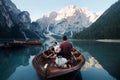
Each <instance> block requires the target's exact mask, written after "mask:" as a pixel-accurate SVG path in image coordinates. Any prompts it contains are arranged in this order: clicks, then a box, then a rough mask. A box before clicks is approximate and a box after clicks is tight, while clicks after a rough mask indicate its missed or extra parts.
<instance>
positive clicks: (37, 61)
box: [32, 51, 85, 80]
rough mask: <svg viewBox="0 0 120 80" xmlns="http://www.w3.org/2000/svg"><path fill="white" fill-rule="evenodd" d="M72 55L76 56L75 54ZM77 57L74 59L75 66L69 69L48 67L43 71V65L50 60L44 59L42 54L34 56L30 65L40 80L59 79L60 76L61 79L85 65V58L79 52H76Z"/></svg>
mask: <svg viewBox="0 0 120 80" xmlns="http://www.w3.org/2000/svg"><path fill="white" fill-rule="evenodd" d="M77 52H78V51H77ZM74 55H76V53H75V54H74ZM77 55H79V56H78V57H76V60H75V62H74V63H76V64H75V65H74V66H72V67H71V68H60V67H51V66H49V65H48V67H47V68H46V69H44V66H45V64H46V63H49V62H50V59H47V58H46V57H44V53H41V54H38V55H36V56H35V57H34V59H33V61H32V63H33V66H34V68H35V70H36V72H37V74H38V76H39V77H40V78H42V79H44V80H46V79H56V78H60V77H61V76H62V77H63V76H65V75H67V76H71V75H73V74H75V73H76V72H78V71H79V70H80V69H81V67H82V66H83V65H84V63H85V58H84V56H83V55H82V54H81V53H80V52H78V54H77ZM79 58H80V59H79ZM49 64H50V65H51V64H52V63H49Z"/></svg>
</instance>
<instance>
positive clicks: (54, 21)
mask: <svg viewBox="0 0 120 80" xmlns="http://www.w3.org/2000/svg"><path fill="white" fill-rule="evenodd" d="M99 16H100V15H97V13H93V12H91V11H89V10H88V9H87V8H79V7H77V6H74V5H70V6H66V7H65V8H63V9H61V10H60V11H59V12H51V13H50V14H48V15H44V16H43V17H41V18H40V19H38V20H37V21H36V22H37V23H38V24H39V26H40V28H41V29H42V30H44V31H43V32H44V33H47V34H48V31H47V30H49V32H51V33H54V34H55V35H61V36H62V35H68V36H69V37H72V35H73V34H74V33H76V32H79V31H82V30H83V29H85V28H86V27H89V26H90V25H91V24H92V23H93V22H94V21H95V20H96V19H98V18H99Z"/></svg>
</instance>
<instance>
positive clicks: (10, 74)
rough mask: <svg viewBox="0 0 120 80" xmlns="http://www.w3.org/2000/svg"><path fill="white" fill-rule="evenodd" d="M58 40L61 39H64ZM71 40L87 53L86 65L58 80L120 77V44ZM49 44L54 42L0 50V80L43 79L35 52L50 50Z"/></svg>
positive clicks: (85, 55) (105, 79)
mask: <svg viewBox="0 0 120 80" xmlns="http://www.w3.org/2000/svg"><path fill="white" fill-rule="evenodd" d="M57 41H58V42H61V40H57ZM72 43H73V46H74V47H75V48H76V49H78V50H80V51H81V52H82V54H83V55H84V57H85V59H86V62H85V65H84V66H83V67H82V69H81V70H80V71H78V73H77V74H74V76H73V75H72V76H70V77H68V79H66V78H65V77H61V78H59V80H116V79H115V78H117V79H118V80H119V79H120V78H119V72H120V70H119V67H120V66H119V58H120V54H119V53H120V49H119V48H120V44H117V43H101V42H96V41H72ZM50 45H51V43H49V44H48V43H47V42H45V43H44V44H43V45H42V46H38V47H35V46H34V47H29V48H22V49H17V50H0V80H40V79H39V78H38V76H37V74H36V71H35V69H34V68H33V66H32V63H31V61H32V59H33V58H34V56H35V55H36V54H38V53H41V52H43V51H44V50H47V49H49V46H50ZM111 61H112V62H111ZM111 75H112V76H111ZM57 80H58V79H57Z"/></svg>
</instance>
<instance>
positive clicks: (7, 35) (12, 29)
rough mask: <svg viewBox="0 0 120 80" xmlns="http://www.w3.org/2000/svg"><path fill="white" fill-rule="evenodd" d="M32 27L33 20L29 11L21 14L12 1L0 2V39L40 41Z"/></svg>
mask: <svg viewBox="0 0 120 80" xmlns="http://www.w3.org/2000/svg"><path fill="white" fill-rule="evenodd" d="M30 26H31V19H30V16H29V13H28V12H27V11H22V12H21V11H20V10H19V9H17V7H16V6H15V5H14V4H13V3H12V2H11V0H0V39H32V38H33V39H34V38H37V39H38V38H39V37H38V36H37V35H36V34H35V33H34V32H32V31H31V30H30V29H29V27H30ZM26 32H29V33H30V34H27V33H26ZM31 34H32V36H30V35H31Z"/></svg>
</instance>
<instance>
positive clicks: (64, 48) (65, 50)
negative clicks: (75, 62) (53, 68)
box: [56, 36, 72, 60]
mask: <svg viewBox="0 0 120 80" xmlns="http://www.w3.org/2000/svg"><path fill="white" fill-rule="evenodd" d="M62 39H63V42H62V43H61V44H60V46H59V48H58V49H57V51H56V53H58V54H59V53H60V54H61V56H62V57H64V58H66V59H67V60H69V59H70V58H71V49H72V44H71V43H70V42H68V41H67V36H63V38H62Z"/></svg>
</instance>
